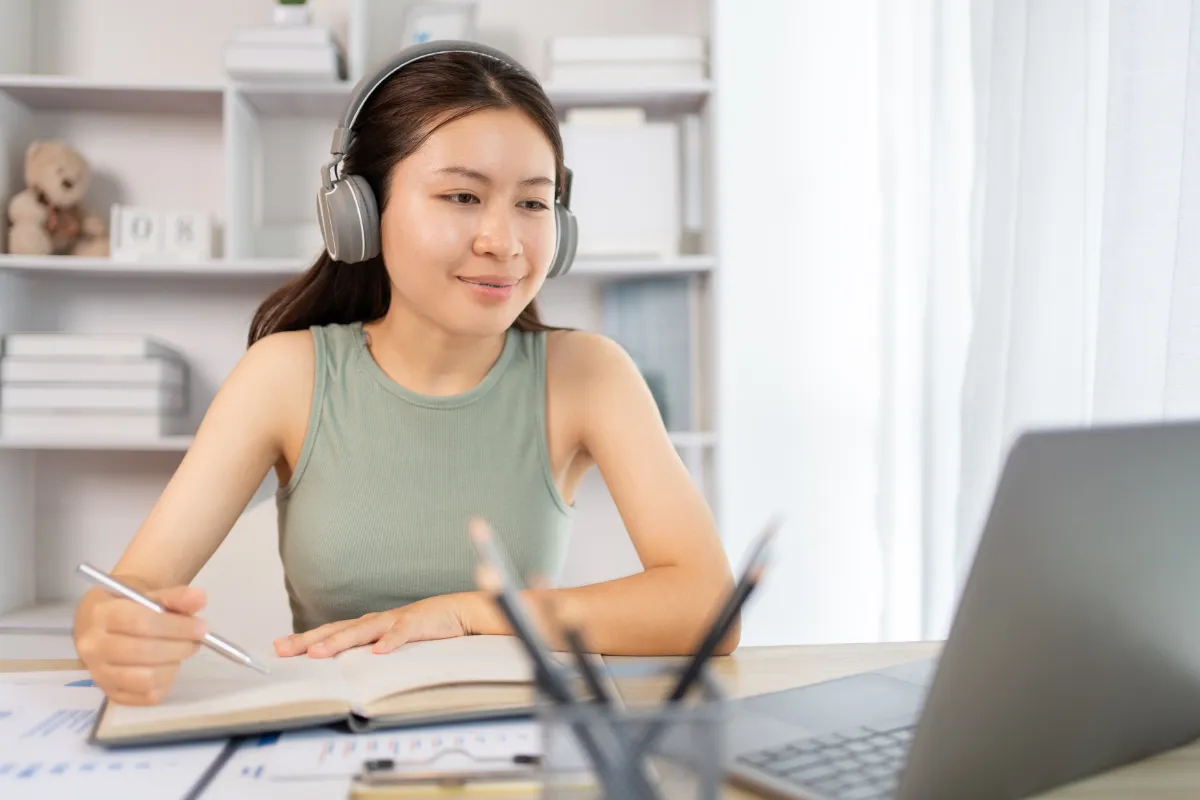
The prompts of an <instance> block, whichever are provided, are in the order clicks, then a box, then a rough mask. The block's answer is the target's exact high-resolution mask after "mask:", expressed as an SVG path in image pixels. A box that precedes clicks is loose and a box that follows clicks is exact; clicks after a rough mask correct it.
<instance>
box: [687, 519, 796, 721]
mask: <svg viewBox="0 0 1200 800" xmlns="http://www.w3.org/2000/svg"><path fill="white" fill-rule="evenodd" d="M780 523H781V520H780V519H779V518H778V517H776V518H772V520H771V521H770V523H769V524H768V525H767V527H766V529H765V530H764V531H763V532H762V533H761V534H759V536H758V539H757V540H756V541H755V542H754V544H753V545H752V546H751V550H750V556H749V558H747V560H746V566H745V567H744V568H743V570H742V575H741V577H740V578H739V579H738V582H737V585H736V586H735V587H734V589H733V591H732V592H730V594H729V598H728V599H727V600H726V601H725V605H724V607H722V609H721V611H720V613H718V614H717V616H716V617H715V618H714V620H713V622H712V624H711V625H710V626H709V629H708V634H707V635H706V636H705V637H704V640H703V641H702V642H701V643H700V646H699V647H697V648H696V651H695V652H694V653H693V654H692V657H691V658H690V659H689V660H688V664H687V666H686V667H685V668H684V670H683V673H682V674H681V675H680V677H679V680H678V681H677V682H676V684H675V688H674V689H672V690H671V694H670V695H669V696H668V698H667V702H670V703H674V702H678V701H679V700H682V699H683V697H684V695H686V694H687V692H688V689H690V688H691V687H692V684H694V683H695V682H696V680H697V679H698V678H699V677H700V673H701V670H703V668H704V665H705V664H706V663H707V662H708V661H709V660H710V659H711V658H712V655H713V653H714V652H715V651H716V649H717V646H718V645H720V644H721V640H722V639H724V638H725V636H726V635H727V634H728V633H729V631H730V629H732V627H733V623H734V622H735V621H736V620H737V618H738V613H739V612H740V611H741V610H742V607H743V606H744V605H745V603H746V600H747V599H748V598H749V597H750V594H751V593H752V592H753V591H754V589H755V588H756V587H757V586H758V584H759V581H760V580H761V578H762V574H763V572H764V571H765V569H766V561H767V556H768V555H769V549H768V548H769V545H770V544H771V542H772V541H773V540H774V538H775V534H776V532H777V531H778V530H779V526H780Z"/></svg>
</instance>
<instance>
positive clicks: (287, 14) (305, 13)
mask: <svg viewBox="0 0 1200 800" xmlns="http://www.w3.org/2000/svg"><path fill="white" fill-rule="evenodd" d="M311 21H312V11H311V10H310V9H309V7H308V0H275V24H277V25H307V24H309V22H311Z"/></svg>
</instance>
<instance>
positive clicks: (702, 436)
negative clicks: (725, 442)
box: [668, 431, 717, 448]
mask: <svg viewBox="0 0 1200 800" xmlns="http://www.w3.org/2000/svg"><path fill="white" fill-rule="evenodd" d="M668 435H669V436H670V437H671V444H673V445H675V446H676V447H688V448H702V447H712V446H713V445H715V444H716V443H717V435H716V434H715V433H713V432H712V431H670V432H669V434H668Z"/></svg>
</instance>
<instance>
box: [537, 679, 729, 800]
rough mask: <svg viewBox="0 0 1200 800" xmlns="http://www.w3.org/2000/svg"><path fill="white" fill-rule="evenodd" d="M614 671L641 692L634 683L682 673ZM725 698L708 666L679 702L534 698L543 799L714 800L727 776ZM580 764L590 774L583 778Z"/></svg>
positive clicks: (626, 688) (628, 688)
mask: <svg viewBox="0 0 1200 800" xmlns="http://www.w3.org/2000/svg"><path fill="white" fill-rule="evenodd" d="M609 677H610V678H612V679H613V680H614V681H616V682H617V683H618V685H620V686H621V687H622V692H621V693H622V695H639V694H642V692H641V691H639V687H637V686H636V684H637V683H639V682H643V681H644V682H646V683H647V684H648V685H651V686H653V685H658V686H660V687H661V685H662V684H663V682H664V680H666V681H668V682H673V681H674V680H675V679H676V678H678V670H677V669H675V668H673V667H670V666H662V665H655V666H653V667H652V668H651V669H650V670H649V671H647V670H646V667H645V666H644V665H642V666H641V667H639V669H638V671H637V672H636V673H635V674H632V675H629V676H624V677H622V675H621V670H619V669H617V670H613V671H610V672H609ZM724 700H725V697H724V694H723V692H722V691H721V688H720V686H719V684H718V682H717V681H716V680H715V679H714V678H713V677H712V675H711V673H710V672H709V671H708V670H707V669H705V670H703V671H702V672H701V674H700V677H699V679H698V680H697V682H696V685H695V687H694V689H693V691H692V692H691V693H690V695H689V697H688V699H686V700H683V701H680V702H674V703H668V702H663V701H662V700H655V701H654V702H652V703H646V704H642V703H633V704H626V703H621V704H605V703H596V702H576V703H567V704H563V703H555V702H552V701H551V700H550V699H549V698H543V699H542V700H541V701H540V702H539V703H538V704H537V720H538V727H539V731H540V737H541V741H542V759H541V783H542V795H541V796H542V798H543V799H544V800H568V799H569V800H598V798H612V799H613V800H616V799H617V798H620V800H658V799H659V798H671V800H675V799H676V798H684V799H686V800H693V799H695V800H716V798H717V797H718V796H719V794H720V792H721V787H722V784H723V780H724V766H723V765H724V758H725V702H724ZM584 737H586V738H588V739H590V744H588V743H585V741H583V739H584ZM585 745H586V746H585ZM598 757H599V762H598V761H597V758H598ZM581 766H582V768H583V769H585V770H587V772H588V773H589V774H588V776H587V777H588V780H583V779H581Z"/></svg>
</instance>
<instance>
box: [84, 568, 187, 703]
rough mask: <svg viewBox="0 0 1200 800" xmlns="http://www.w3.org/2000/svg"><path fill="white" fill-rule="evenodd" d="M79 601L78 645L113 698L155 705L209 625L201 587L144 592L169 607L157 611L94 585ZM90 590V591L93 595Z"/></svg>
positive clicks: (91, 670)
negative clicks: (203, 616)
mask: <svg viewBox="0 0 1200 800" xmlns="http://www.w3.org/2000/svg"><path fill="white" fill-rule="evenodd" d="M93 592H94V593H96V594H94V595H93V597H85V598H84V600H83V601H82V602H81V603H80V608H79V610H78V612H77V617H76V622H75V650H76V652H77V653H78V654H79V658H80V660H81V661H83V663H84V665H85V666H86V667H87V669H88V672H89V673H91V676H92V680H93V681H94V682H95V684H96V686H98V687H99V688H100V689H101V690H102V691H103V692H104V694H105V695H107V696H108V698H109V699H110V700H112V701H113V702H116V703H123V704H125V705H139V706H140V705H154V704H156V703H158V702H160V701H161V700H162V699H163V698H164V697H166V695H167V690H168V689H170V688H171V684H172V683H173V682H174V680H175V676H176V675H177V674H178V672H179V665H180V663H181V662H182V661H183V660H184V659H185V658H188V657H189V656H191V655H192V654H194V653H195V652H196V651H197V650H199V649H200V647H201V644H200V640H201V639H203V638H204V634H205V633H206V632H207V630H208V626H207V624H206V623H205V622H204V620H202V619H198V618H196V617H194V616H192V615H193V614H195V613H197V612H198V611H200V610H201V609H202V608H204V605H205V603H206V602H207V599H206V597H205V594H204V590H203V589H198V588H196V587H192V586H172V587H170V588H167V589H159V590H155V591H148V592H144V594H145V595H146V596H147V597H149V598H150V599H152V600H155V601H157V602H158V603H159V604H160V605H162V606H164V607H165V608H167V609H168V611H167V613H165V614H159V613H157V612H155V611H151V610H150V609H148V608H146V607H145V606H142V605H140V604H138V603H135V602H133V601H132V600H127V599H125V598H124V597H116V596H113V595H110V594H108V593H107V592H104V591H103V590H100V589H93V590H91V592H90V593H93ZM90 593H89V594H90Z"/></svg>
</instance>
